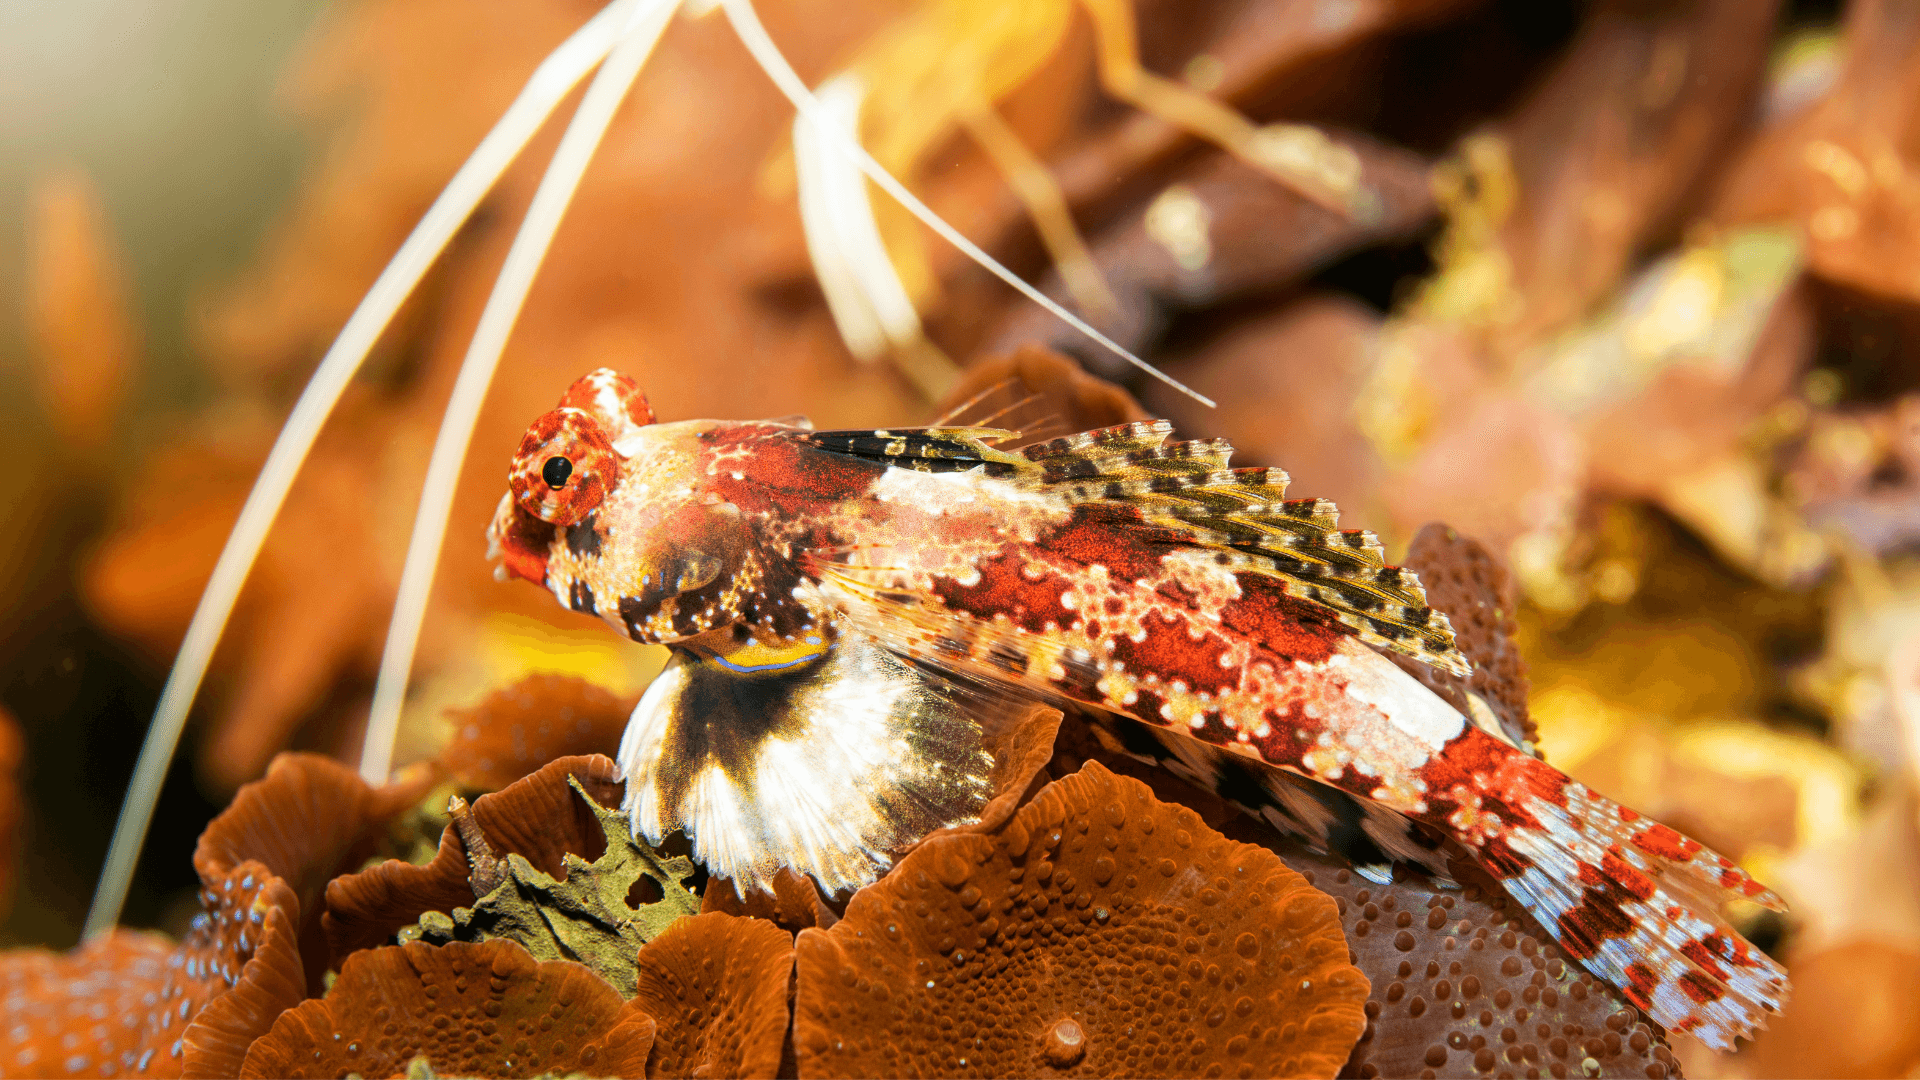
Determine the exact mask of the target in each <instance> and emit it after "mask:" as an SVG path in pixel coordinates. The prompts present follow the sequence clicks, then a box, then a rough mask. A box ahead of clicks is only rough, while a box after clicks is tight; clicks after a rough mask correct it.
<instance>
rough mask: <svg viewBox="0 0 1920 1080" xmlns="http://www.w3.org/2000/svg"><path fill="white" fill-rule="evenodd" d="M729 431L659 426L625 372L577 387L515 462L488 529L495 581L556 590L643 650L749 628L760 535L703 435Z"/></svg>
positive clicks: (601, 373)
mask: <svg viewBox="0 0 1920 1080" xmlns="http://www.w3.org/2000/svg"><path fill="white" fill-rule="evenodd" d="M719 426H722V425H721V423H720V422H718V421H707V420H690V421H680V422H675V423H665V424H663V423H659V422H657V421H656V420H655V417H654V415H653V410H652V408H651V407H650V406H649V405H648V404H647V400H646V396H645V395H644V394H642V393H641V392H640V388H639V386H638V385H637V384H636V383H635V382H634V380H633V379H632V378H630V377H628V376H626V375H623V374H621V373H619V372H615V371H612V370H609V369H606V368H602V369H600V370H597V371H594V372H592V373H590V374H588V375H586V376H584V377H582V378H581V379H579V380H578V381H576V382H575V383H574V384H573V385H572V386H571V387H569V388H568V389H567V392H566V394H565V395H564V396H563V397H562V398H561V399H560V405H559V407H558V408H555V409H553V410H552V411H550V412H547V413H543V414H542V415H540V416H539V417H537V418H536V419H535V420H534V421H533V423H532V424H531V425H529V426H528V428H527V431H526V434H525V435H524V436H522V438H521V440H520V446H519V449H518V450H517V451H516V452H515V454H514V456H513V462H512V465H511V467H510V469H509V471H508V475H507V485H508V489H509V490H508V492H507V494H506V495H505V496H504V497H503V498H502V499H501V501H500V505H499V507H498V509H497V510H496V511H495V513H494V517H493V521H492V523H491V524H490V525H489V527H488V529H487V538H488V545H489V554H490V556H491V557H492V558H494V559H496V560H497V562H498V568H497V569H496V571H495V576H496V577H500V578H503V579H504V578H511V577H520V578H526V579H528V580H531V581H534V582H535V583H537V584H542V585H544V586H546V587H547V589H548V590H549V591H550V592H552V593H553V595H554V597H555V598H556V599H558V600H559V601H560V603H562V604H563V605H566V606H567V607H570V608H572V609H573V610H575V611H579V612H583V613H586V614H592V615H599V616H601V617H602V618H604V619H606V620H607V621H608V622H610V623H612V624H613V625H615V626H617V627H619V628H620V629H622V630H624V631H625V632H626V633H627V635H628V636H629V637H632V638H634V639H635V640H637V641H643V642H649V643H655V644H667V643H671V642H674V641H679V640H683V639H686V638H690V637H695V636H698V635H700V634H703V633H706V632H708V631H710V630H714V629H718V628H720V627H724V626H727V625H729V624H731V623H732V622H734V621H736V620H737V619H738V618H739V617H740V608H741V598H742V597H743V596H744V595H745V593H746V591H747V590H746V589H745V588H744V587H743V585H742V583H741V581H740V578H741V577H742V571H743V569H745V568H746V566H747V563H748V561H749V558H748V554H749V549H750V547H751V544H750V539H751V537H750V530H749V529H748V527H747V525H746V524H745V523H743V521H742V519H741V514H740V510H739V508H738V507H737V506H736V505H734V504H733V502H731V501H730V500H729V498H728V497H727V494H726V493H725V492H723V491H721V490H719V489H718V488H717V487H716V486H715V483H714V481H713V479H712V475H711V474H712V470H711V469H710V468H708V467H707V465H708V464H709V463H708V462H707V461H706V458H707V457H708V456H709V455H708V454H706V453H704V452H703V450H704V446H705V441H704V440H703V435H705V434H707V433H709V432H710V431H711V430H712V429H714V428H716V427H719Z"/></svg>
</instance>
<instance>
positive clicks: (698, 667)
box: [620, 635, 993, 891]
mask: <svg viewBox="0 0 1920 1080" xmlns="http://www.w3.org/2000/svg"><path fill="white" fill-rule="evenodd" d="M963 701H964V695H959V694H956V693H954V692H953V691H952V689H951V688H949V687H946V686H944V685H943V684H942V683H941V681H940V680H939V679H937V678H936V677H931V676H928V675H927V674H925V673H923V672H921V671H920V670H918V669H916V668H915V667H913V666H911V665H909V664H907V663H905V662H903V661H901V660H899V659H897V658H895V657H894V656H892V655H891V654H889V653H888V652H886V651H885V650H884V649H882V648H880V647H879V646H878V645H877V644H875V643H874V642H872V641H871V640H870V639H868V638H866V637H864V636H862V635H846V636H843V637H841V638H840V639H838V640H837V641H836V642H835V643H834V644H833V645H832V646H831V647H830V648H827V649H826V650H825V651H824V652H821V653H819V654H816V655H812V656H806V657H802V658H799V659H796V660H793V661H790V662H784V663H772V664H753V663H742V662H738V658H737V657H735V658H729V657H727V656H717V657H702V656H696V655H694V654H692V653H688V652H683V651H676V653H675V655H674V659H673V661H672V662H671V663H669V664H668V666H667V669H666V670H665V671H664V672H662V673H661V675H660V677H659V678H658V679H656V680H655V681H654V683H653V685H652V686H651V687H649V688H648V690H647V692H646V694H645V695H644V696H643V697H642V698H641V699H640V704H639V705H638V706H637V707H636V708H635V709H634V713H633V718H632V720H630V721H629V722H628V725H627V732H626V735H625V736H624V738H623V739H622V741H621V746H620V766H621V768H622V769H623V770H624V772H625V774H626V778H627V799H626V810H627V813H628V815H629V817H630V819H631V821H632V823H633V829H634V832H635V833H636V834H638V835H644V836H646V837H647V838H648V839H649V840H652V841H654V842H659V841H660V840H662V839H664V837H665V834H666V833H667V832H669V831H671V830H673V829H682V830H684V831H685V832H686V833H687V835H688V837H689V838H690V839H691V841H692V843H693V853H694V856H695V857H696V858H698V859H699V860H700V861H701V862H703V863H705V864H706V866H707V868H708V869H709V870H710V871H712V872H713V873H716V874H720V875H723V876H725V877H728V878H731V879H733V880H734V881H735V882H736V883H746V882H750V883H753V884H755V885H758V886H759V887H761V888H770V887H771V882H772V878H773V875H774V873H775V872H777V871H778V870H779V868H780V867H782V866H787V867H792V868H793V869H795V870H797V871H800V872H802V873H806V874H811V875H812V876H813V877H814V878H815V879H817V880H818V881H819V882H820V884H821V885H822V886H824V887H825V888H827V889H828V890H830V891H840V890H844V889H851V888H857V887H859V886H861V885H865V884H867V883H868V882H871V881H872V880H874V878H876V877H877V876H878V875H879V873H880V872H881V871H882V870H884V869H885V867H886V866H887V865H889V863H890V861H891V854H890V853H891V852H893V851H896V850H898V849H900V848H902V847H905V846H906V845H908V844H911V843H912V842H914V841H915V840H918V839H919V838H920V837H921V836H923V835H925V834H926V833H928V832H930V831H932V830H934V829H937V828H941V827H944V826H947V825H952V824H956V823H959V822H962V821H966V820H969V819H971V818H973V817H974V816H976V815H977V814H978V813H979V810H980V807H981V806H982V805H983V804H984V803H985V802H986V798H987V795H988V789H989V779H988V778H989V775H990V773H991V770H992V764H993V763H992V760H991V759H990V758H989V757H988V756H987V755H986V754H985V753H984V752H983V751H982V750H981V738H980V727H979V725H978V724H977V723H975V722H974V721H973V720H972V719H970V718H969V716H968V715H966V713H965V712H964V711H963V707H962V705H963Z"/></svg>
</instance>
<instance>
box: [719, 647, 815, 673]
mask: <svg viewBox="0 0 1920 1080" xmlns="http://www.w3.org/2000/svg"><path fill="white" fill-rule="evenodd" d="M828 651H829V650H827V649H823V650H821V651H820V652H817V653H814V654H812V655H811V656H803V657H801V658H800V659H798V660H787V661H783V662H781V663H778V664H745V665H743V664H735V663H731V662H729V661H728V660H727V658H726V657H724V656H716V657H714V658H713V662H714V663H716V664H719V665H720V666H721V667H723V668H726V669H727V670H728V671H734V672H738V673H740V674H742V675H752V674H755V673H756V672H761V671H784V670H786V669H787V668H791V667H799V666H800V665H801V664H810V663H812V662H814V661H815V660H818V659H820V658H821V657H822V656H825V655H827V652H828Z"/></svg>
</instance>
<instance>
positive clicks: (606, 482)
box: [507, 408, 620, 525]
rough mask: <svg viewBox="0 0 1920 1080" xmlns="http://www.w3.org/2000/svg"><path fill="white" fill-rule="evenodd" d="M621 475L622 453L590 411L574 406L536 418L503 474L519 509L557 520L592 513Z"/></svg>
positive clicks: (566, 520) (568, 520)
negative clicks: (619, 453) (616, 451)
mask: <svg viewBox="0 0 1920 1080" xmlns="http://www.w3.org/2000/svg"><path fill="white" fill-rule="evenodd" d="M619 479H620V459H619V457H618V456H617V455H616V454H614V452H613V444H612V442H611V441H610V440H609V439H608V438H607V433H606V431H605V430H603V429H602V428H601V427H600V422H599V421H598V420H595V419H594V417H593V414H592V413H589V412H587V411H585V410H583V409H574V408H560V409H555V410H553V411H552V412H550V413H545V414H543V415H541V416H540V417H539V419H537V420H535V421H534V422H533V425H532V426H531V427H529V428H527V433H526V435H525V436H524V437H522V438H521V440H520V449H519V450H518V451H517V452H516V453H515V454H514V455H513V467H512V470H511V471H510V472H509V473H508V474H507V483H508V485H509V486H511V487H512V488H513V498H514V501H515V502H518V503H519V504H520V507H521V509H523V510H525V511H526V512H527V513H529V514H532V515H533V516H534V517H537V518H539V519H540V520H542V521H546V522H551V523H552V524H555V525H573V524H576V523H578V522H579V521H580V519H581V518H584V517H586V516H587V515H588V514H590V513H592V512H593V508H594V507H596V506H599V505H600V503H601V501H602V500H604V499H605V498H606V497H607V492H608V491H610V490H611V489H612V488H613V485H614V483H615V482H616V481H618V480H619ZM555 480H558V481H559V484H558V485H556V484H554V483H553V481H555Z"/></svg>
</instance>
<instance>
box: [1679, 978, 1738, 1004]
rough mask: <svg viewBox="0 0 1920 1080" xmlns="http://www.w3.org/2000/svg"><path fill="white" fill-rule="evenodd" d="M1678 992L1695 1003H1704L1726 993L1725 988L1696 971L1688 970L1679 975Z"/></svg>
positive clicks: (1715, 999) (1717, 998)
mask: <svg viewBox="0 0 1920 1080" xmlns="http://www.w3.org/2000/svg"><path fill="white" fill-rule="evenodd" d="M1679 983H1680V992H1681V993H1683V994H1685V995H1687V997H1689V998H1691V999H1692V1000H1693V1003H1694V1004H1695V1005H1705V1004H1707V1003H1709V1002H1713V1001H1717V1000H1719V999H1720V998H1721V997H1722V996H1723V995H1725V994H1726V992H1727V991H1726V988H1725V987H1723V986H1721V985H1720V984H1718V983H1716V982H1714V981H1713V980H1712V979H1709V978H1707V977H1706V976H1705V975H1702V974H1700V973H1699V972H1697V971H1689V972H1687V973H1686V974H1684V975H1682V976H1680V979H1679Z"/></svg>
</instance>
